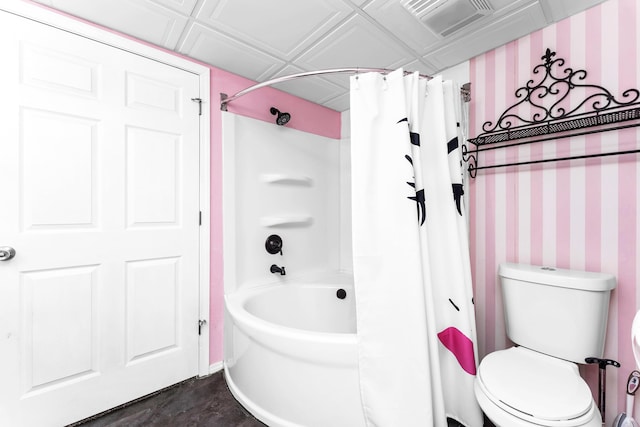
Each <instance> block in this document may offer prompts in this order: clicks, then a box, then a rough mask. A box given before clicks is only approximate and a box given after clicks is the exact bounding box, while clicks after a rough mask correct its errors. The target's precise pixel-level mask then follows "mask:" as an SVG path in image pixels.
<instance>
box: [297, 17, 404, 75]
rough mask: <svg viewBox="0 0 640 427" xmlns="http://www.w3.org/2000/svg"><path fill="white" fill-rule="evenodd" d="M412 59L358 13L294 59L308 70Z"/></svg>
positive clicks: (395, 63) (390, 63)
mask: <svg viewBox="0 0 640 427" xmlns="http://www.w3.org/2000/svg"><path fill="white" fill-rule="evenodd" d="M411 59H413V55H412V54H411V53H410V52H407V51H406V50H405V48H404V47H403V46H401V45H400V44H398V43H396V42H395V41H394V40H393V39H391V38H390V37H389V36H388V35H387V34H385V33H384V31H382V30H380V29H378V28H377V27H376V26H374V25H372V24H371V23H369V22H368V21H367V20H366V19H365V18H363V17H361V16H354V17H352V18H350V19H349V20H348V21H347V22H345V23H344V24H343V25H341V26H340V27H338V28H337V29H336V30H334V31H332V32H331V33H329V34H328V35H327V36H326V37H325V38H324V39H322V40H321V41H320V42H318V44H316V45H315V46H313V47H312V48H310V49H309V50H308V51H307V52H305V53H304V54H303V55H301V56H300V57H299V58H298V59H297V60H296V62H297V63H298V64H299V65H300V66H302V67H303V68H305V69H307V70H322V69H326V68H345V67H371V68H397V67H398V66H399V65H400V64H403V63H407V62H409V61H410V60H411Z"/></svg>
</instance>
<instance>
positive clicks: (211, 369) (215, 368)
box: [209, 360, 224, 375]
mask: <svg viewBox="0 0 640 427" xmlns="http://www.w3.org/2000/svg"><path fill="white" fill-rule="evenodd" d="M222 368H224V364H223V362H222V360H221V361H219V362H216V363H213V364H211V365H209V375H211V374H215V373H216V372H219V371H221V370H222Z"/></svg>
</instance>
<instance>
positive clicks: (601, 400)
mask: <svg viewBox="0 0 640 427" xmlns="http://www.w3.org/2000/svg"><path fill="white" fill-rule="evenodd" d="M584 361H585V363H588V364H593V363H597V364H598V368H599V369H600V373H599V375H598V409H599V410H600V415H602V422H603V423H604V422H605V414H604V413H605V406H606V404H605V397H606V391H605V389H606V387H607V366H615V367H616V368H619V367H620V363H619V362H617V361H615V360H611V359H600V358H598V357H587V358H586V359H584Z"/></svg>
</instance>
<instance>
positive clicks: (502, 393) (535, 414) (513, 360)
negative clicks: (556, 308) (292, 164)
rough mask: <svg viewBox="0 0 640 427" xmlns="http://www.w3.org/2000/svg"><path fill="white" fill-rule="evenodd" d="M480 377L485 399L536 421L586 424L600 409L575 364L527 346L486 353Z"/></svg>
mask: <svg viewBox="0 0 640 427" xmlns="http://www.w3.org/2000/svg"><path fill="white" fill-rule="evenodd" d="M476 382H477V384H476V394H478V393H481V394H482V395H483V398H486V399H483V400H487V401H490V402H491V403H492V404H493V405H495V406H496V407H498V408H500V410H501V411H504V412H506V413H508V414H510V415H511V416H513V417H517V418H518V419H521V420H523V421H525V422H529V423H533V424H536V425H544V426H582V425H586V424H587V423H588V422H590V421H591V419H592V418H594V414H597V410H596V409H595V403H594V401H593V397H592V396H591V391H590V389H589V387H588V386H587V384H586V383H585V382H584V380H583V379H582V378H581V377H580V374H579V372H578V367H577V365H576V364H574V363H572V362H568V361H565V360H561V359H557V358H554V357H551V356H547V355H544V354H541V353H538V352H535V351H532V350H529V349H526V348H523V347H512V348H510V349H507V350H501V351H496V352H494V353H491V354H489V355H487V356H486V357H485V358H484V359H483V360H482V363H480V366H479V368H478V374H477V378H476ZM479 401H480V399H479ZM481 406H482V405H481ZM483 409H485V408H483ZM496 409H497V408H496ZM485 412H488V411H487V410H485ZM487 415H488V416H490V415H491V414H489V413H487ZM504 415H505V416H506V414H504Z"/></svg>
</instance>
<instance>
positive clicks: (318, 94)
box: [273, 66, 349, 104]
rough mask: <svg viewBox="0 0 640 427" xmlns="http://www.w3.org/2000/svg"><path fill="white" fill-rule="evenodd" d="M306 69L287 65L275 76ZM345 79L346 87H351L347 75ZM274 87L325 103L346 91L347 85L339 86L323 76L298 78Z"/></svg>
mask: <svg viewBox="0 0 640 427" xmlns="http://www.w3.org/2000/svg"><path fill="white" fill-rule="evenodd" d="M304 71H305V70H301V69H299V68H295V67H292V66H287V67H285V68H284V69H283V70H282V71H281V72H279V73H278V74H277V75H275V76H273V78H277V77H282V76H287V75H290V74H297V73H302V72H304ZM345 79H346V85H347V86H346V87H349V86H348V85H349V81H348V78H347V77H345ZM273 87H275V88H278V89H280V90H282V91H284V92H287V93H291V94H293V95H296V96H299V97H300V98H304V99H308V100H309V101H313V102H315V103H318V104H323V103H324V102H325V101H327V100H329V99H332V98H335V97H336V96H338V95H341V94H343V93H344V91H345V87H341V86H338V85H336V84H334V83H332V82H330V81H329V80H326V79H325V78H322V77H302V78H297V79H294V80H289V81H287V82H284V83H278V84H275V85H273Z"/></svg>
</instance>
